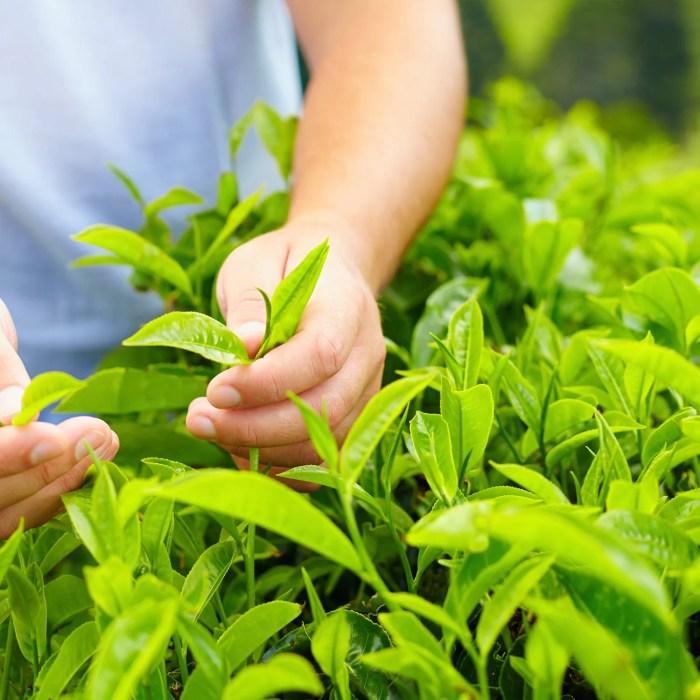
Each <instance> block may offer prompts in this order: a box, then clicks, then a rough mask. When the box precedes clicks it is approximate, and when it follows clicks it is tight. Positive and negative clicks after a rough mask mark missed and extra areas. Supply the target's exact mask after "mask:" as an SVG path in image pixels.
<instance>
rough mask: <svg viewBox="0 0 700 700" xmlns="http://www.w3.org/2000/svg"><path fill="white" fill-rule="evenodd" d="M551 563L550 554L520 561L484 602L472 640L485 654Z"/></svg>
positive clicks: (483, 655)
mask: <svg viewBox="0 0 700 700" xmlns="http://www.w3.org/2000/svg"><path fill="white" fill-rule="evenodd" d="M553 563H554V557H553V556H551V555H547V556H541V557H533V558H531V559H526V560H525V561H523V562H520V564H518V565H517V566H516V567H515V568H514V569H513V570H512V571H511V572H510V573H509V574H508V576H507V577H506V579H505V581H503V583H502V584H501V586H500V587H499V588H498V590H497V591H496V592H495V593H494V595H493V596H492V597H491V600H490V601H489V602H488V603H487V604H486V605H485V607H484V609H483V610H482V612H481V617H480V618H479V624H478V626H477V628H476V642H477V644H478V645H479V650H480V652H481V656H482V657H485V656H486V655H487V654H488V653H489V652H490V651H491V648H492V647H493V645H494V644H495V643H496V639H497V638H498V635H499V633H500V631H501V630H502V629H503V628H504V627H505V626H506V624H507V623H508V621H509V620H510V618H511V617H512V616H513V613H515V611H516V609H517V608H518V607H519V606H521V605H522V604H523V600H524V598H525V596H526V595H527V594H528V593H529V592H530V591H531V590H532V589H533V588H534V587H535V586H536V585H537V584H538V583H539V581H540V579H541V578H542V577H543V576H544V575H545V574H546V573H547V571H549V569H550V568H551V566H552V564H553Z"/></svg>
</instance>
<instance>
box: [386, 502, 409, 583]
mask: <svg viewBox="0 0 700 700" xmlns="http://www.w3.org/2000/svg"><path fill="white" fill-rule="evenodd" d="M386 524H387V526H388V528H389V534H390V535H391V539H392V541H393V542H394V545H395V546H396V551H397V552H398V553H399V558H400V559H401V564H402V565H403V571H404V575H405V576H406V586H407V587H408V592H409V593H415V592H416V586H415V584H414V583H413V572H412V571H411V564H410V563H409V561H408V556H407V555H406V549H405V548H404V546H403V543H402V542H401V538H400V537H399V534H398V532H396V528H395V527H394V516H393V515H392V512H391V497H389V498H388V499H387V505H386Z"/></svg>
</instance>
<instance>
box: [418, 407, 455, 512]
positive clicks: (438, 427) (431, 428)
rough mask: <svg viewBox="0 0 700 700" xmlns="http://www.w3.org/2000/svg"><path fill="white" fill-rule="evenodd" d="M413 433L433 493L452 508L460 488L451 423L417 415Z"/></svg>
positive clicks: (421, 414) (422, 466) (432, 416)
mask: <svg viewBox="0 0 700 700" xmlns="http://www.w3.org/2000/svg"><path fill="white" fill-rule="evenodd" d="M410 429H411V439H412V440H413V446H414V448H415V450H416V453H417V455H418V459H419V461H420V467H421V469H422V470H423V473H424V474H425V477H426V479H427V480H428V484H430V488H431V490H432V491H433V492H434V493H435V494H437V495H438V496H439V497H440V498H441V499H442V500H443V502H444V503H445V505H450V503H451V502H452V499H453V498H454V497H455V494H456V493H457V488H458V484H457V469H456V467H455V464H454V461H453V459H452V443H451V442H450V433H449V429H448V427H447V422H446V421H445V419H444V418H443V417H442V416H439V415H435V414H429V413H423V412H422V411H417V412H416V415H415V417H414V418H413V419H412V420H411V423H410Z"/></svg>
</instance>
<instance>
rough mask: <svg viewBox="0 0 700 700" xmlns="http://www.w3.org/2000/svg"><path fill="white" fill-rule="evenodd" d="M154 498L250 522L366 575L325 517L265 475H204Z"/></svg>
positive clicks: (185, 479) (165, 489)
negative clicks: (187, 504) (170, 500)
mask: <svg viewBox="0 0 700 700" xmlns="http://www.w3.org/2000/svg"><path fill="white" fill-rule="evenodd" d="M153 494H154V495H157V496H158V497H159V498H168V499H172V500H174V501H178V502H180V503H189V504H190V505H195V506H198V507H200V508H202V509H203V510H205V511H210V512H215V513H223V514H224V515H231V516H233V517H234V518H238V519H241V520H248V521H249V522H253V523H255V524H256V525H260V526H261V527H264V528H267V529H268V530H271V531H272V532H277V533H279V534H282V535H284V536H285V537H287V538H288V539H290V540H293V541H295V542H298V543H299V544H302V545H304V546H305V547H308V548H309V549H312V550H313V551H315V552H318V553H319V554H322V555H323V556H325V557H327V558H328V559H330V560H331V561H335V562H337V563H339V564H341V565H343V566H345V567H347V568H348V569H350V570H351V571H354V572H356V573H359V572H360V571H362V565H361V563H360V559H359V557H358V555H357V553H356V552H355V549H354V547H353V546H352V544H351V543H350V540H349V539H348V538H347V537H346V536H345V535H344V534H343V533H342V532H341V530H340V529H339V528H338V527H337V526H336V525H335V524H334V523H333V522H332V521H331V520H330V519H329V518H328V517H327V516H326V515H324V514H323V513H322V512H321V511H320V510H318V509H316V508H315V507H314V506H313V505H311V503H309V501H308V500H306V499H305V498H304V497H303V496H301V495H300V494H298V493H295V492H294V491H292V490H290V489H288V488H287V487H285V486H283V485H282V484H279V483H277V482H276V481H274V480H272V479H270V478H269V477H267V476H264V475H262V474H257V473H250V472H232V471H226V470H219V469H206V470H204V469H203V470H201V471H198V472H190V473H188V474H186V475H184V476H182V477H178V478H177V479H174V480H173V481H171V482H168V483H164V484H162V485H161V486H159V487H157V488H155V489H154V490H153Z"/></svg>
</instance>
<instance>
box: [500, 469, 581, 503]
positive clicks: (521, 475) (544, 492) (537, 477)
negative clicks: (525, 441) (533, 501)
mask: <svg viewBox="0 0 700 700" xmlns="http://www.w3.org/2000/svg"><path fill="white" fill-rule="evenodd" d="M491 466H492V467H493V468H494V469H496V470H497V471H499V472H500V473H501V474H503V476H505V477H506V478H507V479H510V481H514V482H515V483H516V484H519V485H520V486H522V487H523V488H524V489H527V490H528V491H531V492H532V493H534V494H536V495H537V496H539V497H540V498H541V499H542V500H543V501H544V502H545V503H561V504H564V505H569V499H568V498H567V497H566V496H565V495H564V493H563V492H562V490H561V489H560V488H559V487H558V486H557V485H556V484H554V483H553V482H551V481H550V480H549V479H547V477H546V476H544V475H542V474H540V473H539V472H536V471H535V470H534V469H530V468H528V467H523V466H520V465H519V464H497V463H496V462H491Z"/></svg>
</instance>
